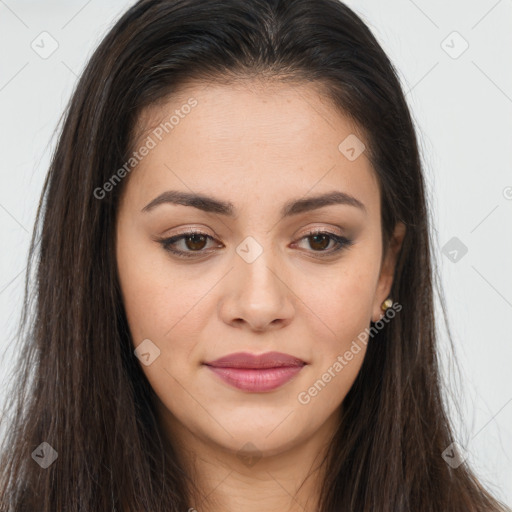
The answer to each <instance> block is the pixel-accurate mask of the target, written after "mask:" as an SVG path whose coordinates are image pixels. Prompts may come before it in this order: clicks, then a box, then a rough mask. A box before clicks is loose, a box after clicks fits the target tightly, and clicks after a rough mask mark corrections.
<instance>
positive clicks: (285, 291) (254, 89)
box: [116, 82, 403, 454]
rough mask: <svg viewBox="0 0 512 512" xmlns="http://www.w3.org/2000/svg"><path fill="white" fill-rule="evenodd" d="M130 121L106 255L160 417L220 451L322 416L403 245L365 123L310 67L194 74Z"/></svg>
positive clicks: (300, 439)
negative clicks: (283, 78) (133, 131)
mask: <svg viewBox="0 0 512 512" xmlns="http://www.w3.org/2000/svg"><path fill="white" fill-rule="evenodd" d="M187 105H188V106H187ZM172 116H174V118H173V117H172ZM165 123H167V125H166V124H165ZM140 127H141V128H142V129H143V130H142V131H141V132H140V133H141V134H142V135H140V137H139V139H138V141H137V143H136V144H135V147H136V149H137V148H138V149H140V151H139V156H140V161H139V162H138V164H137V165H136V167H135V168H134V170H133V171H132V172H131V173H130V174H129V175H128V176H127V177H126V178H125V179H126V180H127V182H126V183H124V184H123V185H125V189H124V190H123V197H122V200H121V203H120V207H119V212H118V213H119V214H118V221H117V240H116V256H117V264H118V274H119V280H120V285H121V290H122V294H123V301H124V306H125V310H126V314H127V318H128V322H129V327H130V331H131V335H132V338H133V345H134V349H135V348H138V349H139V354H138V357H139V359H140V360H141V367H142V369H143V371H144V373H145V375H146V376H147V378H148V380H149V382H150V384H151V386H152V388H153V389H154V391H155V393H156V395H157V397H158V404H157V407H158V413H159V416H160V417H161V418H162V421H163V422H164V424H165V425H166V427H167V428H168V429H169V431H170V432H172V434H173V435H175V436H178V437H179V434H180V432H185V431H186V432H187V433H188V435H192V436H193V437H194V438H195V439H198V440H201V442H202V443H203V444H205V445H206V444H207V445H209V446H216V447H219V448H221V449H222V450H224V451H225V450H230V451H231V452H237V451H238V450H240V449H241V447H243V446H244V445H246V443H251V445H253V446H254V447H256V449H257V450H259V451H260V452H262V453H267V454H275V453H279V452H280V451H282V450H286V449H291V448H293V447H297V446H300V445H301V444H302V443H305V442H306V441H307V440H308V439H312V438H314V437H315V436H317V435H319V433H320V432H323V431H324V433H325V429H326V428H327V427H328V426H333V425H334V423H335V420H336V418H337V411H339V408H340V405H341V404H342V402H343V399H344V397H345V396H346V394H347V392H348V391H349V389H350V387H351V385H352V384H353V382H354V379H355V378H356V376H357V373H358V371H359V369H360V367H361V364H362V361H363V358H364V355H365V352H366V345H365V344H364V343H361V342H359V350H358V351H356V350H355V349H354V348H353V347H354V344H353V342H354V340H357V339H358V335H360V334H361V333H363V332H364V331H365V329H366V328H368V327H369V324H370V320H373V321H377V320H378V319H379V318H380V316H381V313H382V311H381V310H380V305H381V303H382V301H383V300H385V299H386V298H387V296H388V293H389V290H390V287H391V284H392V274H393V266H394V262H395V258H396V251H392V250H390V251H389V252H388V253H387V254H386V255H384V254H383V252H382V251H383V248H382V244H381V217H380V200H381V199H380V196H379V188H378V183H377V181H376V177H375V174H374V171H373V169H372V167H371V165H370V162H369V160H368V158H367V156H366V153H365V151H364V150H363V151H362V152H361V149H362V146H361V143H364V138H363V136H362V135H361V134H360V132H359V131H358V130H357V127H356V126H354V125H353V124H352V123H350V122H349V120H348V119H347V118H345V117H343V116H342V115H340V114H339V113H337V112H336V111H335V110H334V108H333V107H332V105H330V104H329V103H328V102H327V100H325V99H323V98H322V97H321V96H320V95H319V94H318V92H317V90H316V89H315V88H314V87H313V86H312V85H302V86H293V87H292V86H290V85H283V84H280V85H277V84H274V85H272V86H270V85H268V84H267V85H261V86H260V85H256V83H254V82H253V83H251V84H250V86H249V85H244V86H242V85H239V86H237V87H235V86H226V85H209V86H206V85H195V86H194V85H190V86H188V87H187V88H186V89H184V90H183V91H182V92H181V93H180V95H179V96H178V95H177V96H174V97H173V99H172V101H169V102H168V103H165V104H162V105H159V106H158V107H156V106H153V107H151V108H150V109H148V110H146V111H145V112H144V114H143V116H142V117H141V119H140ZM347 137H349V139H347ZM355 137H357V139H356V138H355ZM345 139H347V141H345ZM344 141H345V142H344ZM340 144H341V146H340ZM143 146H144V147H146V148H147V150H142V149H141V148H142V147H143ZM350 148H353V149H354V150H353V151H352V150H351V149H350ZM359 153H360V154H359ZM358 154H359V155H358ZM195 196H197V197H195ZM203 196H204V197H203ZM322 197H323V199H322ZM395 234H396V235H397V238H396V240H397V241H398V244H399V243H400V242H401V236H403V232H402V235H401V234H400V231H399V230H398V229H397V231H396V233H395ZM398 246H399V245H398ZM392 247H393V246H392ZM370 343H371V340H370ZM351 347H352V348H351ZM269 352H274V353H275V352H279V353H280V355H276V354H270V355H269V356H268V358H267V359H265V358H263V359H261V360H260V359H258V358H257V357H253V358H251V357H250V356H259V355H262V354H268V353H269ZM347 352H350V353H351V354H352V356H351V357H350V356H348V355H347ZM240 353H244V354H245V356H236V354H238V355H240ZM141 354H142V356H141ZM232 354H235V356H234V357H233V358H231V359H230V360H228V361H226V360H224V361H220V362H217V363H214V362H215V361H218V360H219V359H221V358H225V357H226V356H230V355H232ZM247 354H248V355H247ZM283 354H284V355H283ZM340 358H341V359H340ZM342 361H343V362H342ZM336 363H338V364H336ZM255 366H256V367H257V368H255ZM340 366H341V369H340ZM326 373H328V374H329V375H330V378H328V377H325V374H326ZM319 380H320V381H321V382H322V383H321V384H319V383H318V382H319ZM315 383H316V387H315ZM312 388H314V389H316V392H315V391H314V390H313V391H312Z"/></svg>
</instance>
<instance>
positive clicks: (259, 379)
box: [204, 352, 307, 392]
mask: <svg viewBox="0 0 512 512" xmlns="http://www.w3.org/2000/svg"><path fill="white" fill-rule="evenodd" d="M204 364H205V366H207V367H208V368H209V369H210V370H211V371H212V372H214V373H215V374H216V375H217V376H218V377H220V378H221V379H222V380H223V381H224V382H226V383H227V384H230V385H231V386H234V387H236V388H238V389H241V390H244V391H250V392H264V391H271V390H273V389H276V388H278V387H280V386H282V385H283V384H285V383H286V382H288V381H289V380H290V379H291V378H292V377H294V376H295V375H296V374H297V373H299V372H300V371H301V370H302V368H303V367H304V366H305V365H306V364H307V363H306V362H305V361H303V360H302V359H299V358H297V357H294V356H290V355H288V354H283V353H282V352H267V353H265V354H259V355H256V354H250V353H248V352H238V353H235V354H230V355H228V356H225V357H221V358H220V359H216V360H215V361H209V362H207V363H204Z"/></svg>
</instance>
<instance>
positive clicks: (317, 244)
mask: <svg viewBox="0 0 512 512" xmlns="http://www.w3.org/2000/svg"><path fill="white" fill-rule="evenodd" d="M308 238H309V240H310V242H309V245H310V247H311V248H312V249H314V250H315V251H323V250H325V249H327V247H328V246H329V243H330V241H331V237H330V236H329V235H326V234H318V235H310V236H309V237H308Z"/></svg>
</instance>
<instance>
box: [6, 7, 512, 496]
mask: <svg viewBox="0 0 512 512" xmlns="http://www.w3.org/2000/svg"><path fill="white" fill-rule="evenodd" d="M347 3H348V5H349V6H350V7H352V8H353V9H354V10H355V11H356V12H358V14H360V15H361V16H362V17H363V19H364V20H365V21H366V22H367V23H368V24H369V26H370V27H371V29H372V30H373V32H374V34H375V35H376V37H377V38H378V40H379V42H380V43H381V44H382V45H383V47H384V49H385V51H386V52H387V53H388V55H389V56H390V58H391V60H392V61H393V63H394V64H395V66H396V67H397V69H398V71H399V74H400V77H401V80H402V83H403V86H404V89H405V91H407V100H408V102H409V105H410V108H411V110H412V112H413V117H414V119H415V122H416V124H417V129H418V134H419V138H420V143H421V149H422V156H423V161H424V164H425V173H426V177H427V181H428V186H429V193H430V194H431V204H432V208H433V211H434V218H433V222H434V250H435V253H436V255H437V264H438V268H439V275H440V278H441V281H442V283H443V287H444V292H445V296H446V301H447V305H448V313H449V321H450V326H451V328H452V332H453V334H454V341H455V345H456V353H457V357H458V360H459V364H460V367H461V369H462V374H461V377H460V378H461V380H460V382H459V384H458V385H456V383H457V380H456V378H457V377H456V375H455V374H454V373H453V370H452V369H451V368H452V367H451V366H450V365H449V364H448V363H449V360H448V359H447V357H446V355H445V354H447V351H446V336H445V334H444V330H443V329H441V332H440V334H441V338H442V339H441V345H440V355H441V359H442V361H443V368H444V369H445V374H446V378H447V379H448V381H450V382H453V387H452V390H453V393H454V397H455V398H454V401H456V402H457V403H458V404H459V406H460V407H461V410H462V412H463V414H464V418H463V423H462V424H460V423H459V422H458V421H457V420H456V419H454V421H455V422H456V424H457V430H458V431H457V435H458V440H459V442H460V444H461V445H462V446H464V447H465V449H466V450H467V452H468V457H469V462H470V463H471V464H472V465H473V467H474V468H475V469H476V471H477V473H478V475H479V476H480V478H481V479H482V481H483V482H484V483H485V484H486V485H487V486H488V487H490V488H491V489H492V490H493V491H494V492H495V494H496V495H497V496H498V497H500V498H501V499H502V500H504V501H505V502H506V503H507V504H509V505H510V504H512V460H511V458H512V429H511V425H512V386H511V382H512V378H511V373H512V367H511V363H512V336H511V334H510V322H511V320H512V258H511V255H512V154H511V146H512V67H511V64H510V63H511V62H512V60H511V56H512V30H511V29H512V0H499V1H497V0H481V1H476V0H473V1H471V2H467V1H462V0H457V1H452V2H445V1H441V0H435V1H429V2H427V1H426V0H415V1H412V0H392V1H387V2H382V1H378V0H363V1H355V0H352V1H349V2H347ZM129 5H131V2H127V1H125V0H89V1H87V0H85V1H83V0H80V1H78V0H72V1H70V0H67V1H64V0H60V1H57V0H54V1H45V2H41V1H35V0H32V1H29V0H5V1H4V0H0V48H1V57H0V108H1V118H0V119H1V122H0V130H1V132H0V140H1V143H2V146H1V148H2V151H1V153H0V154H1V160H0V172H1V174H0V183H1V187H0V229H1V246H2V250H1V253H0V262H1V271H0V326H1V327H2V330H1V332H2V336H1V337H0V353H1V356H2V357H1V359H0V383H1V388H0V401H1V402H3V401H4V400H5V391H4V387H5V384H6V383H7V377H6V375H7V374H6V372H7V370H8V369H9V368H10V367H11V365H12V358H13V357H14V354H15V349H16V344H15V339H14V337H13V335H14V332H15V327H16V325H17V321H18V318H19V313H20V308H21V300H22V291H23V279H24V270H25V264H26V255H27V248H28V243H29V233H30V232H31V230H32V226H33V222H34V218H35V212H36V206H37V201H38V199H39V194H40V191H41V187H42V184H43V179H44V176H45V173H46V170H47V168H48V163H49V157H50V154H51V152H52V151H53V148H54V145H55V142H56V138H55V136H54V130H55V128H56V126H57V122H58V120H59V118H60V116H61V114H62V111H63V109H64V107H65V105H66V103H67V101H68V99H69V97H70V95H71V93H72V90H73V86H74V84H75V82H76V79H77V76H78V75H79V74H80V73H81V71H82V69H83V66H84V64H85V62H86V60H87V58H88V57H89V56H90V55H91V53H92V51H93V49H94V48H95V47H96V45H97V44H98V42H99V40H100V39H101V37H102V36H103V35H104V34H105V33H106V31H107V30H108V28H109V27H110V26H111V25H112V23H113V21H114V20H116V19H117V18H118V17H119V15H120V14H121V13H122V12H123V11H124V10H125V9H126V8H127V7H128V6H129ZM44 31H47V32H48V33H49V34H50V35H51V38H53V39H54V40H55V41H56V42H57V43H58V48H57V49H56V51H55V52H54V53H53V54H52V55H50V56H49V57H48V58H42V57H41V56H40V55H39V54H38V53H36V51H34V50H33V49H32V47H31V44H33V45H34V46H36V45H39V48H40V50H39V51H43V45H44V48H45V49H46V50H48V49H50V48H51V39H50V38H49V36H44V35H43V36H41V35H40V34H41V33H42V32H44ZM454 31H456V32H457V33H458V34H459V35H457V34H453V32H454ZM42 38H46V39H44V40H43V41H42ZM33 42H34V43H33ZM466 43H467V44H468V45H469V46H468V48H467V49H466V50H465V51H464V52H463V53H462V54H460V55H459V53H460V52H461V50H463V49H464V47H465V45H466ZM453 237H456V238H457V239H458V240H456V241H455V242H453V241H452V242H451V243H452V244H453V243H455V244H458V246H457V245H454V246H451V245H448V246H446V244H447V243H448V242H449V241H450V240H451V239H452V238H453ZM461 244H464V246H466V247H467V253H466V254H463V252H462V251H461V250H460V248H461V247H462V245H461ZM443 248H445V249H444V253H443ZM453 250H455V251H457V252H456V253H455V252H453ZM453 259H455V260H456V261H452V260H453ZM450 409H451V410H453V403H452V404H451V405H450ZM440 456H441V454H440Z"/></svg>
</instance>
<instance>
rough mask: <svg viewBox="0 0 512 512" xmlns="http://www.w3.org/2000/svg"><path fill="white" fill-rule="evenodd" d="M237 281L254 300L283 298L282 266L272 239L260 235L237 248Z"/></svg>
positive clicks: (248, 239)
mask: <svg viewBox="0 0 512 512" xmlns="http://www.w3.org/2000/svg"><path fill="white" fill-rule="evenodd" d="M236 253H237V261H236V263H235V274H236V278H235V279H236V280H237V281H238V280H239V282H240V285H241V287H242V289H241V291H242V292H244V293H246V294H247V293H248V294H250V295H251V296H253V297H254V298H257V297H262V296H266V299H267V300H274V301H275V300H277V299H278V298H280V297H281V296H282V294H283V293H285V292H284V290H283V286H284V284H283V277H281V278H280V277H279V273H282V266H281V265H280V264H279V262H278V261H277V260H278V257H277V254H276V251H275V250H274V247H273V246H272V237H271V236H263V235H259V236H258V239H256V238H255V237H253V236H248V237H246V238H245V239H244V240H243V241H242V242H241V243H240V244H239V245H238V246H237V248H236Z"/></svg>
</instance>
